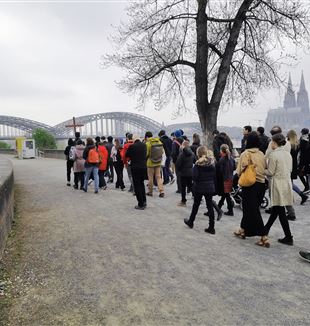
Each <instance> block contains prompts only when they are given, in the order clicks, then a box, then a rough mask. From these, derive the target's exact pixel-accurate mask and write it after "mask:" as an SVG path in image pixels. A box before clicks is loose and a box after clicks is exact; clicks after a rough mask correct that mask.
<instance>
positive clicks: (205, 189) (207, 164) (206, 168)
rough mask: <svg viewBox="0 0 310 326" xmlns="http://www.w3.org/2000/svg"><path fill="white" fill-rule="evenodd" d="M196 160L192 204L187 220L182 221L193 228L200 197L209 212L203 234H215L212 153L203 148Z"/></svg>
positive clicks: (213, 163) (199, 150)
mask: <svg viewBox="0 0 310 326" xmlns="http://www.w3.org/2000/svg"><path fill="white" fill-rule="evenodd" d="M197 156H198V160H197V161H196V163H195V165H194V168H193V181H194V185H193V194H194V204H193V207H192V212H191V215H190V217H189V218H185V219H184V223H185V224H186V225H187V226H188V227H189V228H191V229H192V228H193V227H194V222H195V219H196V215H197V213H198V210H199V206H200V203H201V199H202V197H204V198H205V200H206V204H207V208H208V212H209V227H208V228H207V229H205V232H207V233H210V234H215V228H214V224H215V221H214V210H213V203H212V197H213V196H214V195H215V177H216V176H215V159H214V156H213V152H212V151H210V150H208V149H207V147H205V146H200V147H199V148H198V149H197Z"/></svg>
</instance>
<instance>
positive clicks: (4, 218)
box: [0, 157, 14, 258]
mask: <svg viewBox="0 0 310 326" xmlns="http://www.w3.org/2000/svg"><path fill="white" fill-rule="evenodd" d="M13 214H14V174H13V166H12V163H11V162H10V161H9V160H8V159H6V158H2V157H1V158H0V258H1V257H2V254H3V251H4V247H5V243H6V240H7V237H8V234H9V233H10V231H11V225H12V219H13Z"/></svg>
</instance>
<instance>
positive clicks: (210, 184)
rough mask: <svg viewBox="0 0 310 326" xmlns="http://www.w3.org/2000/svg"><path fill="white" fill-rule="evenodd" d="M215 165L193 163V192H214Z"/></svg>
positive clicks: (212, 193)
mask: <svg viewBox="0 0 310 326" xmlns="http://www.w3.org/2000/svg"><path fill="white" fill-rule="evenodd" d="M215 179H216V174H215V166H214V165H213V164H211V165H197V164H196V165H195V166H194V168H193V181H194V185H193V192H194V193H199V194H211V195H214V194H215V184H216V180H215Z"/></svg>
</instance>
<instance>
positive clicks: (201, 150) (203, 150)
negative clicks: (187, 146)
mask: <svg viewBox="0 0 310 326" xmlns="http://www.w3.org/2000/svg"><path fill="white" fill-rule="evenodd" d="M196 154H197V157H203V156H207V155H208V148H207V147H206V146H199V147H198V148H197V151H196Z"/></svg>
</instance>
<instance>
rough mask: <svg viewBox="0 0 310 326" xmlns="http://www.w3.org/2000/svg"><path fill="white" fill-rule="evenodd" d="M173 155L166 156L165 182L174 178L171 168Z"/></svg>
mask: <svg viewBox="0 0 310 326" xmlns="http://www.w3.org/2000/svg"><path fill="white" fill-rule="evenodd" d="M170 163H171V157H166V161H165V166H164V168H163V176H164V183H169V181H170V179H169V178H171V179H173V174H172V173H171V170H170Z"/></svg>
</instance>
